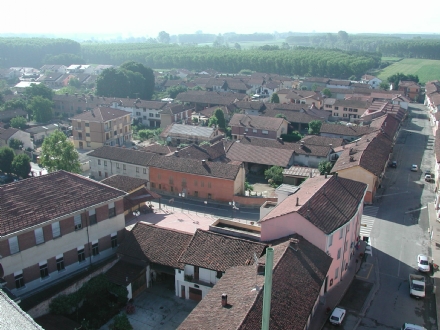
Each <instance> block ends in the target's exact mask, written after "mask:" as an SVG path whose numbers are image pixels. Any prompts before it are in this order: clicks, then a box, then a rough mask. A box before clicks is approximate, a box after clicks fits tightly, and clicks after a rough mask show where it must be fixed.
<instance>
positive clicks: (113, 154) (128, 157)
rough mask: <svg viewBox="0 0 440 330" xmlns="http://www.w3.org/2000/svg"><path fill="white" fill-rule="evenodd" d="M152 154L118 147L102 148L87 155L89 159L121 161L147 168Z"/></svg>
mask: <svg viewBox="0 0 440 330" xmlns="http://www.w3.org/2000/svg"><path fill="white" fill-rule="evenodd" d="M154 156H155V154H154V153H151V152H145V151H140V150H133V149H127V148H120V147H111V146H103V147H101V148H98V149H95V150H94V151H92V152H91V153H89V157H96V158H103V159H109V160H115V161H121V162H124V163H128V164H134V165H141V166H148V163H149V161H150V160H151V159H152V158H153V157H154Z"/></svg>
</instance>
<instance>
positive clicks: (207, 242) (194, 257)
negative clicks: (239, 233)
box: [176, 229, 267, 326]
mask: <svg viewBox="0 0 440 330" xmlns="http://www.w3.org/2000/svg"><path fill="white" fill-rule="evenodd" d="M266 247H267V245H266V244H264V243H260V242H253V241H250V240H246V239H242V238H236V237H231V236H227V235H223V234H219V233H214V232H211V231H206V230H202V229H197V231H196V232H195V234H194V236H193V237H192V239H191V241H190V242H189V244H188V246H187V248H186V249H185V250H184V251H183V253H182V255H181V256H180V258H179V262H180V263H182V264H183V265H184V269H183V272H180V273H176V293H177V296H179V297H181V298H187V299H192V300H196V301H200V300H202V299H203V298H204V297H205V296H206V294H207V293H208V292H209V290H211V288H212V287H213V286H215V284H216V283H217V282H218V281H219V280H220V279H221V278H222V276H223V274H224V273H225V272H226V271H227V270H228V269H230V268H231V267H234V266H245V265H251V264H252V263H253V261H254V255H256V257H257V258H259V257H261V256H262V255H263V254H264V253H265V250H266ZM205 326H206V325H205Z"/></svg>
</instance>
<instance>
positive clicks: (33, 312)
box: [26, 259, 119, 319]
mask: <svg viewBox="0 0 440 330" xmlns="http://www.w3.org/2000/svg"><path fill="white" fill-rule="evenodd" d="M118 261H119V260H118V259H116V260H113V261H112V262H110V263H108V264H106V265H104V266H103V267H102V268H99V269H97V270H95V271H94V272H93V273H90V274H89V275H87V276H86V277H84V278H82V279H80V280H79V281H78V282H76V283H74V284H72V285H71V286H69V287H68V288H66V289H64V290H62V291H60V292H58V293H57V294H55V295H53V296H52V297H50V298H49V299H47V300H45V301H43V302H41V303H39V304H38V305H36V306H34V307H32V308H31V309H29V310H27V311H26V312H27V313H28V314H29V315H30V316H31V317H32V318H34V319H35V318H37V317H40V316H43V315H46V314H49V313H50V310H49V304H50V302H51V301H52V299H54V298H56V297H58V296H59V295H62V294H66V295H68V294H70V293H74V292H76V291H78V290H79V289H80V288H81V287H82V285H83V284H84V283H85V282H87V281H89V280H90V279H91V278H93V277H95V276H98V275H99V274H102V273H105V272H106V271H108V270H109V269H110V268H111V267H113V265H114V264H116V263H117V262H118Z"/></svg>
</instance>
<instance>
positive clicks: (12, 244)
mask: <svg viewBox="0 0 440 330" xmlns="http://www.w3.org/2000/svg"><path fill="white" fill-rule="evenodd" d="M9 250H10V251H11V254H14V253H18V252H20V248H19V246H18V239H17V236H14V237H11V238H10V239H9Z"/></svg>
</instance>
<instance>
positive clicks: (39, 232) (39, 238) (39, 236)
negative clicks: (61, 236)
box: [35, 228, 44, 245]
mask: <svg viewBox="0 0 440 330" xmlns="http://www.w3.org/2000/svg"><path fill="white" fill-rule="evenodd" d="M35 243H36V244H37V245H38V244H42V243H44V235H43V228H37V229H35Z"/></svg>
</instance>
